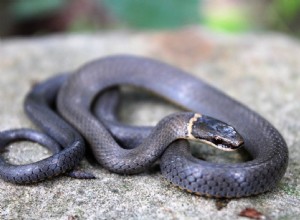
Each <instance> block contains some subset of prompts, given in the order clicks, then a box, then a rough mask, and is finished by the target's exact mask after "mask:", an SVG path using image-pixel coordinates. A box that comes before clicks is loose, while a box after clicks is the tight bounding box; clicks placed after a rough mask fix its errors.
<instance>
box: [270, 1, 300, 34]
mask: <svg viewBox="0 0 300 220" xmlns="http://www.w3.org/2000/svg"><path fill="white" fill-rule="evenodd" d="M266 14H267V23H268V25H269V26H270V27H271V28H273V29H277V30H280V31H286V32H293V33H294V34H296V33H297V32H298V33H299V32H300V28H299V19H300V1H299V0H273V2H272V3H271V4H270V6H269V7H268V9H267V12H266Z"/></svg>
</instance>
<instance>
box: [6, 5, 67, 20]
mask: <svg viewBox="0 0 300 220" xmlns="http://www.w3.org/2000/svg"><path fill="white" fill-rule="evenodd" d="M65 3H66V0H14V1H11V5H10V11H11V14H12V15H13V16H14V17H15V18H16V19H19V20H21V19H27V18H32V17H36V16H42V15H44V14H45V13H49V12H53V11H55V10H57V9H59V8H60V7H62V6H63V5H64V4H65Z"/></svg>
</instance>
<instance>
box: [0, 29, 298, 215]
mask: <svg viewBox="0 0 300 220" xmlns="http://www.w3.org/2000/svg"><path fill="white" fill-rule="evenodd" d="M0 51H1V53H0V70H1V73H0V88H1V93H0V118H1V123H0V130H5V129H9V128H20V127H33V128H34V126H33V124H32V123H31V122H30V121H29V120H28V119H27V118H26V116H25V114H24V112H23V107H22V103H23V100H24V96H25V94H26V93H27V92H28V91H29V90H30V88H31V87H32V85H33V84H34V83H36V82H39V81H41V80H44V79H46V78H48V77H49V76H52V75H54V74H57V73H61V72H65V71H70V70H74V69H76V68H77V67H79V66H80V65H82V64H83V63H85V62H87V61H89V60H92V59H95V58H97V57H103V56H106V55H109V54H120V53H131V54H137V55H145V56H150V57H154V58H157V59H160V60H164V61H166V62H169V63H171V64H174V65H176V66H179V67H181V68H184V69H186V70H187V71H189V72H190V73H191V74H194V75H197V76H199V77H201V78H202V79H205V80H206V81H208V82H209V83H211V84H214V85H215V86H216V87H218V88H219V89H221V90H223V91H225V92H226V93H228V94H229V95H231V96H233V97H235V98H236V99H238V100H240V101H242V102H243V103H245V104H247V105H248V106H250V107H251V108H252V109H255V110H256V111H257V112H259V113H260V114H261V115H263V116H264V117H266V118H267V119H268V120H269V121H271V122H272V123H273V124H274V125H275V127H277V128H278V129H279V130H280V131H281V133H282V134H283V136H284V137H285V139H286V141H287V144H288V146H289V151H290V161H289V167H288V170H287V172H286V174H285V176H284V178H283V179H282V181H281V182H280V184H279V185H278V188H277V189H276V190H274V191H272V192H269V193H266V194H262V195H258V196H254V197H250V198H243V199H233V200H230V201H220V200H215V199H209V198H203V197H199V196H196V195H192V194H189V193H186V192H184V191H181V190H180V189H178V188H176V187H174V186H172V185H171V184H169V183H168V182H167V181H166V180H164V178H163V177H162V176H161V174H160V172H159V171H156V170H155V169H153V170H151V171H149V172H146V173H143V174H140V175H134V176H122V175H117V174H113V173H110V172H108V171H106V170H104V169H103V168H101V167H100V166H99V165H91V164H89V163H88V162H87V161H83V162H82V164H81V166H82V167H83V168H84V169H85V170H87V171H90V172H93V173H94V174H95V175H96V176H97V179H95V180H74V179H71V178H68V177H65V176H61V177H59V178H56V179H52V180H49V181H45V182H42V183H38V184H34V185H27V186H16V185H13V184H10V183H6V182H4V181H2V180H0V198H1V203H0V218H1V219H41V218H43V219H117V218H118V219H237V218H240V219H243V218H242V217H238V215H239V213H240V212H241V211H243V210H244V209H245V208H254V209H256V210H258V211H260V212H261V213H263V215H265V216H266V217H267V218H271V219H297V218H298V216H299V214H300V208H299V207H300V184H299V176H300V162H299V161H300V148H299V145H300V114H299V112H300V102H299V97H300V61H299V57H300V43H299V41H298V40H296V39H292V38H290V37H287V36H283V35H279V34H274V33H270V34H247V35H242V36H225V35H218V34H216V33H211V32H208V31H207V30H200V29H197V28H196V29H194V30H192V29H186V30H180V31H177V32H160V33H128V32H108V33H98V34H81V35H80V34H78V35H58V36H48V37H41V38H31V39H11V40H1V41H0ZM157 74H159V73H157ZM126 97H127V99H126V100H127V101H126V103H124V102H123V106H122V110H121V112H120V115H121V118H122V119H123V120H124V121H125V122H128V123H132V124H151V125H153V124H155V123H156V122H157V121H158V120H159V119H160V118H161V117H163V116H165V115H167V114H169V113H171V112H174V111H176V110H177V108H176V107H174V106H172V105H171V104H165V102H164V101H161V100H157V99H156V98H150V100H149V101H145V99H144V97H148V95H147V94H145V95H142V96H138V97H133V96H132V95H131V92H130V91H129V92H128V94H127V96H126ZM200 153H202V154H203V157H205V158H207V159H208V160H213V161H223V160H224V161H231V160H233V161H237V160H239V159H238V155H237V154H233V155H230V156H228V155H227V154H224V153H219V152H216V151H214V150H211V149H208V148H206V147H202V148H201V149H200ZM214 153H216V155H217V156H213V154H214ZM48 155H49V152H47V150H45V149H43V148H42V147H40V146H38V145H36V144H32V143H27V142H21V143H17V144H12V145H11V146H9V147H8V151H7V152H5V153H4V156H5V158H7V160H8V161H10V162H11V163H16V164H20V163H28V162H32V161H35V160H37V159H41V158H43V157H46V156H48ZM219 156H221V157H222V158H223V159H221V160H220V159H218V157H219ZM222 207H223V208H222ZM218 209H220V210H218Z"/></svg>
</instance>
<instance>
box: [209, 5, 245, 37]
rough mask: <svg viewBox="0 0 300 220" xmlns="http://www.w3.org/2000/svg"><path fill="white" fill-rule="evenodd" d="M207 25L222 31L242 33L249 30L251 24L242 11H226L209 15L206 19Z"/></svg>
mask: <svg viewBox="0 0 300 220" xmlns="http://www.w3.org/2000/svg"><path fill="white" fill-rule="evenodd" d="M204 23H205V25H206V26H208V27H210V28H212V29H215V30H220V31H226V32H240V31H245V30H247V29H248V28H249V22H248V20H247V18H246V17H245V15H244V14H243V13H242V12H241V11H240V10H233V9H232V10H225V11H218V12H215V13H209V14H207V16H206V17H205V21H204Z"/></svg>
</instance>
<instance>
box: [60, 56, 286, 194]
mask: <svg viewBox="0 0 300 220" xmlns="http://www.w3.org/2000/svg"><path fill="white" fill-rule="evenodd" d="M118 85H132V86H135V87H140V88H143V89H146V90H149V91H151V92H153V93H156V94H158V95H159V96H162V97H164V98H166V99H168V100H170V101H172V102H174V103H176V104H178V105H180V106H182V107H184V108H186V109H188V110H190V111H193V112H201V113H202V114H205V115H209V116H211V117H214V118H218V119H219V120H222V121H224V122H226V123H228V124H230V125H232V126H234V127H235V128H236V129H237V130H238V131H239V133H240V134H241V135H242V136H243V138H244V141H245V146H244V147H245V149H246V150H247V151H248V152H249V153H250V155H251V156H252V160H251V161H247V162H244V163H236V164H216V163H211V162H207V161H201V160H198V159H196V158H194V157H193V156H192V155H191V154H190V153H189V150H188V147H187V145H186V144H185V141H176V142H174V144H172V145H171V146H169V147H168V148H167V150H166V151H165V152H164V153H163V151H162V150H161V149H160V147H158V146H157V145H159V144H161V143H163V141H164V139H165V140H167V139H168V135H166V136H165V137H164V136H163V135H161V134H157V135H158V136H159V137H160V138H158V139H153V140H152V141H151V142H148V143H146V144H144V145H143V146H142V147H140V146H138V147H136V148H134V149H123V148H122V147H121V146H120V145H119V144H118V143H117V142H116V141H115V140H114V138H113V136H112V134H111V133H110V132H109V131H108V130H107V128H106V127H105V125H104V124H103V123H102V122H100V121H99V120H97V119H96V117H95V116H94V115H93V114H92V113H91V106H92V104H93V101H94V99H95V97H96V96H97V95H98V94H99V93H100V92H102V91H105V90H106V89H108V88H110V87H113V86H118ZM57 107H58V111H59V113H60V114H61V115H62V116H63V117H64V118H65V120H67V121H68V122H69V123H70V124H71V125H72V126H74V127H75V128H76V129H77V130H78V131H79V132H80V133H81V134H82V135H83V137H84V138H85V140H86V141H87V143H88V144H89V145H90V146H91V148H92V151H93V153H94V156H95V157H96V159H97V161H98V162H99V163H100V164H101V165H102V166H104V167H105V168H107V169H109V170H111V171H112V172H116V173H127V174H131V173H138V172H141V171H142V170H144V169H145V168H147V167H148V166H149V164H151V163H152V162H153V161H155V160H156V159H157V158H158V157H159V156H160V155H161V154H162V153H163V156H162V163H161V169H162V172H163V174H164V175H165V176H166V177H167V179H169V180H170V181H172V182H174V183H175V184H176V185H178V186H181V187H183V188H185V189H187V190H188V191H191V192H194V193H197V194H201V195H208V196H213V197H241V196H250V195H254V194H258V193H262V192H266V191H268V190H271V189H273V188H274V187H275V186H276V184H277V183H278V182H279V180H280V179H281V178H282V177H283V175H284V173H285V170H286V168H287V163H288V150H287V146H286V143H285V141H284V139H283V138H282V136H281V135H280V133H279V132H278V131H277V130H276V129H275V128H274V127H273V126H272V125H271V124H270V123H269V122H268V121H266V120H265V119H264V118H262V117H261V116H259V115H258V114H257V113H255V112H254V111H252V110H250V109H249V108H247V107H246V106H244V105H243V104H241V103H239V102H237V101H235V100H234V99H232V98H230V97H228V96H227V95H225V94H224V93H222V92H220V91H219V90H217V89H215V88H213V87H211V86H210V85H208V84H206V83H205V82H203V81H201V80H200V79H198V78H195V77H193V76H191V75H189V74H187V73H185V72H183V71H182V70H179V69H177V68H175V67H172V66H170V65H167V64H164V63H162V62H159V61H155V60H152V59H148V58H141V57H135V56H128V55H124V56H111V57H107V58H103V59H99V60H96V61H93V62H90V63H88V64H86V65H85V66H83V67H82V68H80V69H79V70H78V71H77V72H75V73H74V74H72V75H71V76H70V77H69V79H68V80H67V81H66V83H64V85H63V86H62V87H61V89H60V91H59V94H58V98H57ZM178 123H180V121H178ZM163 132H165V133H166V134H168V131H167V130H166V131H163Z"/></svg>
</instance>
